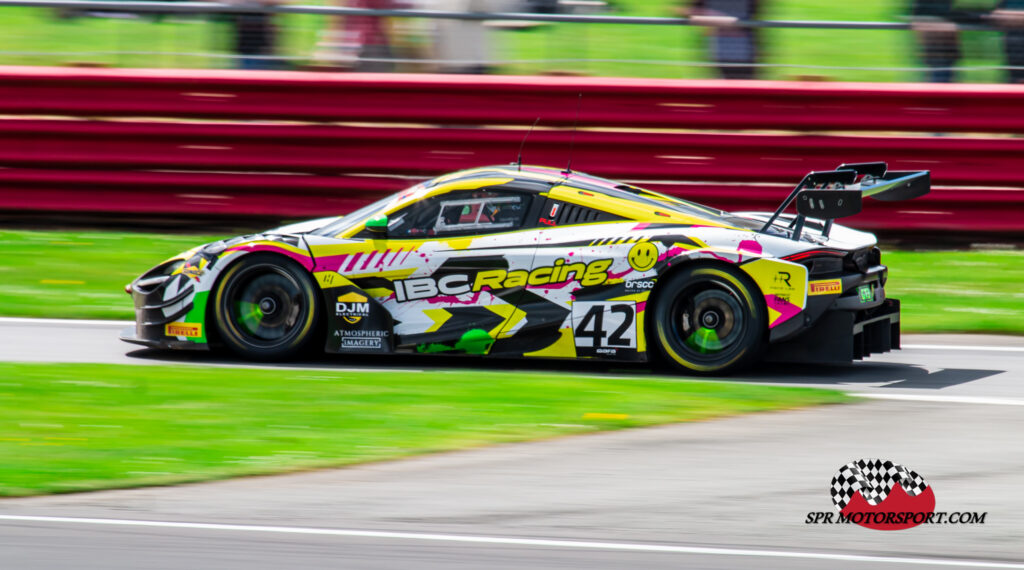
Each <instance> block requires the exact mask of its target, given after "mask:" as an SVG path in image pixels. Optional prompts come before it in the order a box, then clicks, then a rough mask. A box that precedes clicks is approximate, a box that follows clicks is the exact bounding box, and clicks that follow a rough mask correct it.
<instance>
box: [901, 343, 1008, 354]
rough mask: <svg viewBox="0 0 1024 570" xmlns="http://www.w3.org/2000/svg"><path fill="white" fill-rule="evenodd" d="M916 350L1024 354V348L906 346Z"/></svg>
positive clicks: (905, 346)
mask: <svg viewBox="0 0 1024 570" xmlns="http://www.w3.org/2000/svg"><path fill="white" fill-rule="evenodd" d="M901 348H910V349H915V350H966V351H975V352H1024V346H980V345H979V346H975V345H971V344H904V345H903V346H902V347H901Z"/></svg>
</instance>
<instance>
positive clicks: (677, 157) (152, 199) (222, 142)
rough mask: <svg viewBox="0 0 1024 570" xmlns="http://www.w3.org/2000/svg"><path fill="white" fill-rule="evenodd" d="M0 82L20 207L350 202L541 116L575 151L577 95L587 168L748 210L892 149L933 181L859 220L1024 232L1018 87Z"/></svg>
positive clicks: (472, 80) (5, 71) (248, 208)
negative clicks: (916, 195)
mask: <svg viewBox="0 0 1024 570" xmlns="http://www.w3.org/2000/svg"><path fill="white" fill-rule="evenodd" d="M0 85H2V88H0V115H5V116H6V117H7V118H4V119H0V167H2V168H0V209H3V210H8V211H18V210H43V211H56V210H60V211H80V212H88V211H105V212H123V213H133V212H135V213H167V214H175V213H176V214H218V215H223V214H238V215H265V216H271V217H274V216H287V217H303V216H314V215H316V216H319V215H324V214H325V213H330V212H338V213H344V212H346V211H348V210H351V209H352V208H354V207H355V206H358V205H359V204H361V203H365V202H366V201H367V200H371V199H374V198H376V197H379V196H380V194H381V193H383V192H389V191H393V190H397V189H399V188H402V187H404V186H408V185H409V184H411V183H412V182H413V181H414V180H416V179H419V178H423V177H427V176H432V175H435V174H439V173H442V172H446V171H450V170H455V169H459V168H466V167H472V166H479V165H485V164H494V163H507V162H511V161H512V160H513V159H514V158H515V153H516V151H517V149H518V147H519V143H520V141H521V140H522V137H523V134H524V132H525V127H527V126H528V125H529V124H531V123H532V122H533V120H534V119H535V118H537V117H540V118H541V127H539V128H538V130H536V131H535V132H534V133H533V134H532V135H531V136H530V139H529V141H528V142H527V145H526V150H525V152H524V158H525V160H526V162H528V163H534V164H548V165H561V164H564V163H565V161H566V159H567V157H568V153H569V147H570V141H571V140H572V138H573V134H572V133H571V129H568V128H560V129H556V130H549V129H548V128H549V127H552V126H560V127H566V126H571V125H572V124H573V123H574V122H575V121H576V114H577V99H578V94H579V93H583V102H582V105H581V106H580V109H579V125H580V128H579V131H578V132H577V133H576V135H575V145H574V152H573V154H574V156H573V166H574V168H576V169H578V170H582V171H588V172H591V173H592V174H597V175H602V176H608V177H612V178H620V179H625V180H629V181H634V182H639V183H642V184H645V185H647V186H650V187H652V188H653V189H658V190H662V191H667V192H670V193H674V194H679V195H681V196H684V197H686V198H689V199H693V200H697V201H703V202H706V203H709V204H711V205H714V206H718V207H723V208H726V209H732V210H744V209H767V208H771V207H773V206H774V205H775V204H777V203H778V202H779V201H780V200H781V198H782V197H783V196H784V195H785V193H786V190H787V188H786V186H789V185H792V184H794V183H795V182H796V181H798V180H799V179H800V177H801V176H803V174H805V173H806V172H808V171H810V170H823V169H828V168H832V167H835V166H837V165H838V164H839V163H841V162H858V161H872V160H885V161H887V162H889V164H890V167H891V168H894V169H929V170H932V172H933V181H934V184H935V185H936V190H935V191H933V192H932V194H930V195H929V196H927V197H925V198H923V199H920V200H916V201H914V202H908V203H888V204H883V203H880V202H872V203H871V204H870V205H869V206H868V207H866V208H865V211H864V213H862V214H860V215H858V216H857V217H855V218H852V219H850V220H849V222H850V223H851V225H855V226H860V227H866V228H885V227H890V228H892V227H897V228H901V229H921V230H956V231H971V232H984V231H994V232H1021V231H1022V229H1024V190H1020V189H1019V188H1024V177H1022V175H1021V173H1020V170H1021V169H1020V167H1019V166H1018V165H1019V164H1020V162H1021V161H1020V160H1019V159H1018V157H1020V156H1024V154H1022V152H1021V151H1024V139H1018V138H1015V137H1013V136H1012V135H1013V134H1016V133H1021V132H1024V114H1022V113H1020V112H1019V109H1020V107H1021V103H1022V102H1024V87H1021V86H1001V85H997V86H991V85H988V86H979V85H938V86H937V85H897V84H893V85H888V84H886V85H868V84H830V83H786V82H742V81H730V82H726V81H675V80H632V79H630V80H626V79H607V78H600V79H599V78H545V77H502V76H490V77H477V76H434V75H378V74H320V73H296V72H238V71H193V70H189V71H173V70H171V71H164V70H80V69H63V68H10V67H6V68H5V67H0ZM502 125H504V126H502ZM481 126H489V127H490V128H480V127H481ZM508 126H516V127H519V128H516V129H510V128H508ZM709 130H711V131H712V132H709ZM778 130H784V132H778ZM737 131H742V132H737ZM766 131H767V132H766ZM939 132H963V133H965V134H961V135H955V136H936V135H934V134H931V133H939ZM839 133H842V134H839ZM979 133H980V134H979ZM1007 135H1011V136H1007ZM694 182H697V184H694Z"/></svg>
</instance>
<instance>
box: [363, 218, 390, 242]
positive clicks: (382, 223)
mask: <svg viewBox="0 0 1024 570" xmlns="http://www.w3.org/2000/svg"><path fill="white" fill-rule="evenodd" d="M366 229H368V230H370V233H372V234H373V235H374V237H384V236H386V235H388V217H387V216H385V215H383V214H381V215H379V216H374V217H372V218H370V219H369V220H366Z"/></svg>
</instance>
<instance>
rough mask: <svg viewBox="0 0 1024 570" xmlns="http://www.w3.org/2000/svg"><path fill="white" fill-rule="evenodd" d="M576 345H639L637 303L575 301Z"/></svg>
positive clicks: (595, 346)
mask: <svg viewBox="0 0 1024 570" xmlns="http://www.w3.org/2000/svg"><path fill="white" fill-rule="evenodd" d="M573 321H575V329H574V334H575V337H576V346H578V347H588V348H602V347H608V348H636V305H635V304H634V303H614V302H612V303H607V302H606V303H575V304H574V305H573Z"/></svg>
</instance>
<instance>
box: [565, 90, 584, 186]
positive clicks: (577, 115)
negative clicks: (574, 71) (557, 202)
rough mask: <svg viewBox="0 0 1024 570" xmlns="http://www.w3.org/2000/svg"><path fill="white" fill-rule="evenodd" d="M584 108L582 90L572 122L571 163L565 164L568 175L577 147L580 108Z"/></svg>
mask: <svg viewBox="0 0 1024 570" xmlns="http://www.w3.org/2000/svg"><path fill="white" fill-rule="evenodd" d="M582 108H583V92H582V91H580V96H579V99H577V100H576V120H575V121H573V123H572V138H571V139H570V140H569V163H568V164H566V165H565V172H563V174H565V175H566V176H568V175H570V174H572V151H573V148H575V147H576V128H577V127H579V126H580V109H582Z"/></svg>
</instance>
